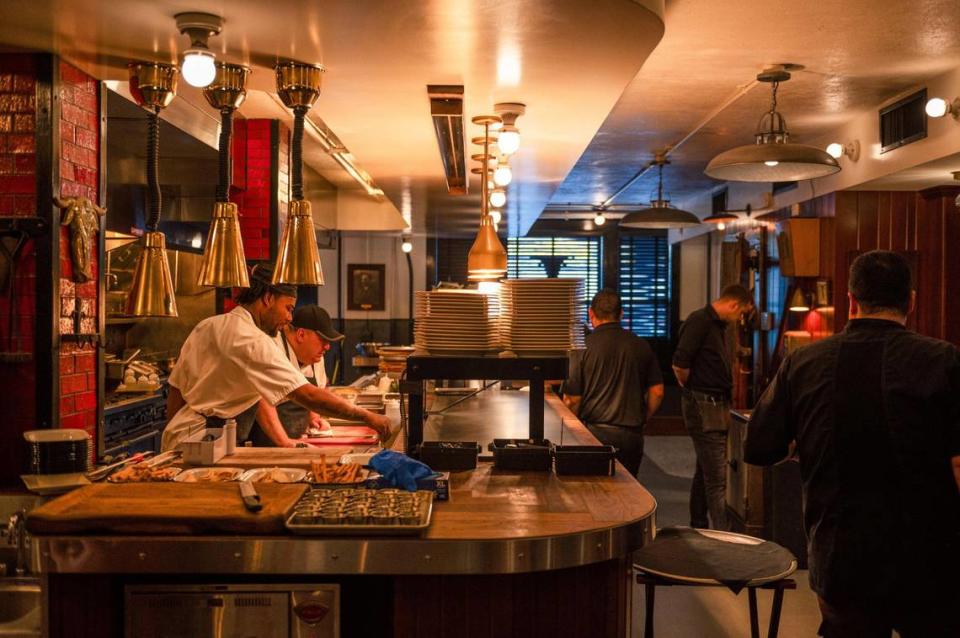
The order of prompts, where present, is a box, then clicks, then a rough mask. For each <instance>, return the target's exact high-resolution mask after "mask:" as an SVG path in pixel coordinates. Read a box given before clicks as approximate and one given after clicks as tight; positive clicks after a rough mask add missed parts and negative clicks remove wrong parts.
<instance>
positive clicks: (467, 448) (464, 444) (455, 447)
mask: <svg viewBox="0 0 960 638" xmlns="http://www.w3.org/2000/svg"><path fill="white" fill-rule="evenodd" d="M479 454H480V445H479V444H478V443H477V442H476V441H424V442H423V443H421V444H420V460H421V461H422V462H424V463H426V464H427V465H429V466H430V469H432V470H434V471H440V472H464V471H466V470H475V469H477V456H478V455H479Z"/></svg>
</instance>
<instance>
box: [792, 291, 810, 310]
mask: <svg viewBox="0 0 960 638" xmlns="http://www.w3.org/2000/svg"><path fill="white" fill-rule="evenodd" d="M788 307H789V308H790V312H809V311H810V302H809V301H807V295H806V294H805V293H804V292H803V290H802V289H801V288H800V287H799V286H797V287H796V288H794V290H793V294H792V295H790V305H789V306H788Z"/></svg>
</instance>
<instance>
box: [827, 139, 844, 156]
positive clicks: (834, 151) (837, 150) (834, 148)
mask: <svg viewBox="0 0 960 638" xmlns="http://www.w3.org/2000/svg"><path fill="white" fill-rule="evenodd" d="M827 154H828V155H829V156H830V157H832V158H834V159H840V158H841V157H843V144H841V143H840V142H834V143H833V144H828V145H827Z"/></svg>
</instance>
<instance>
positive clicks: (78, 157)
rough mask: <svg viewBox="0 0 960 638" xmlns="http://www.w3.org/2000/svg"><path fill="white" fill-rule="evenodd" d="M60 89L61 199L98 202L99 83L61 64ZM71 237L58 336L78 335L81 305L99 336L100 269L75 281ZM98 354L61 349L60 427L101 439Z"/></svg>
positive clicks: (64, 239)
mask: <svg viewBox="0 0 960 638" xmlns="http://www.w3.org/2000/svg"><path fill="white" fill-rule="evenodd" d="M59 71H60V83H59V86H57V87H56V95H57V98H58V100H57V104H58V105H59V108H60V149H59V151H60V152H59V156H60V184H59V195H60V197H63V198H65V197H87V198H89V199H90V200H91V201H93V202H95V203H96V202H99V195H100V193H99V185H100V103H99V100H100V88H99V87H100V83H99V82H98V81H97V80H96V79H94V78H92V77H90V76H89V75H87V74H85V73H83V72H82V71H79V70H77V69H75V68H74V67H72V66H70V65H69V64H66V63H65V62H60V64H59ZM69 240H70V237H69V234H68V231H67V229H66V228H65V227H61V228H60V308H61V311H60V333H61V334H67V333H72V332H75V328H74V319H73V312H74V308H75V306H76V302H79V303H80V311H81V328H80V329H81V332H82V333H85V334H91V333H96V332H97V310H98V306H99V304H98V299H97V294H98V291H99V283H98V282H99V276H100V273H99V270H100V269H99V266H100V264H99V263H98V260H97V255H93V258H92V259H91V264H92V271H93V277H94V278H93V280H92V281H88V282H86V283H82V284H76V283H74V282H73V279H72V277H73V264H72V263H71V260H70V241H69ZM96 357H97V354H96V351H95V350H94V349H92V348H91V347H90V346H85V347H83V348H80V347H78V346H77V345H76V344H74V343H70V342H63V343H61V345H60V427H64V428H78V429H81V430H85V431H86V432H88V433H89V434H90V436H91V437H93V441H94V442H96V440H97V432H96V427H97V376H98V375H97V359H96Z"/></svg>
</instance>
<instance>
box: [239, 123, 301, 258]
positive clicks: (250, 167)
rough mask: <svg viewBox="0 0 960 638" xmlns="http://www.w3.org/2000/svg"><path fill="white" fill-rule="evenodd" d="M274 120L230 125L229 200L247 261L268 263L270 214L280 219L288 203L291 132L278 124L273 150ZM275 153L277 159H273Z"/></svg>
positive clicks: (271, 254)
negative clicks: (275, 181) (275, 170)
mask: <svg viewBox="0 0 960 638" xmlns="http://www.w3.org/2000/svg"><path fill="white" fill-rule="evenodd" d="M276 124H277V122H276V120H247V119H239V118H238V119H237V120H235V121H234V125H233V142H232V144H231V152H232V157H233V188H232V189H231V193H230V200H231V201H232V202H234V203H236V205H237V209H238V211H239V214H240V231H241V233H242V236H243V250H244V253H245V254H246V256H247V259H270V258H271V257H272V256H273V255H274V254H275V252H274V251H275V249H276V246H272V245H271V236H270V229H271V221H272V215H273V214H274V212H273V211H278V212H279V215H280V218H281V219H283V218H284V217H285V216H286V214H287V203H288V201H289V179H288V174H289V158H288V155H289V148H288V147H289V138H290V131H289V129H288V128H287V127H286V126H285V125H284V124H280V125H279V127H278V129H279V132H278V135H279V145H278V148H277V150H276V151H274V149H273V143H274V142H273V134H274V133H273V131H274V127H275V126H276ZM274 153H276V156H274ZM274 165H276V166H277V167H278V173H279V175H278V188H277V191H278V192H275V191H274V190H273V180H272V174H271V173H272V170H273V166H274Z"/></svg>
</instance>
